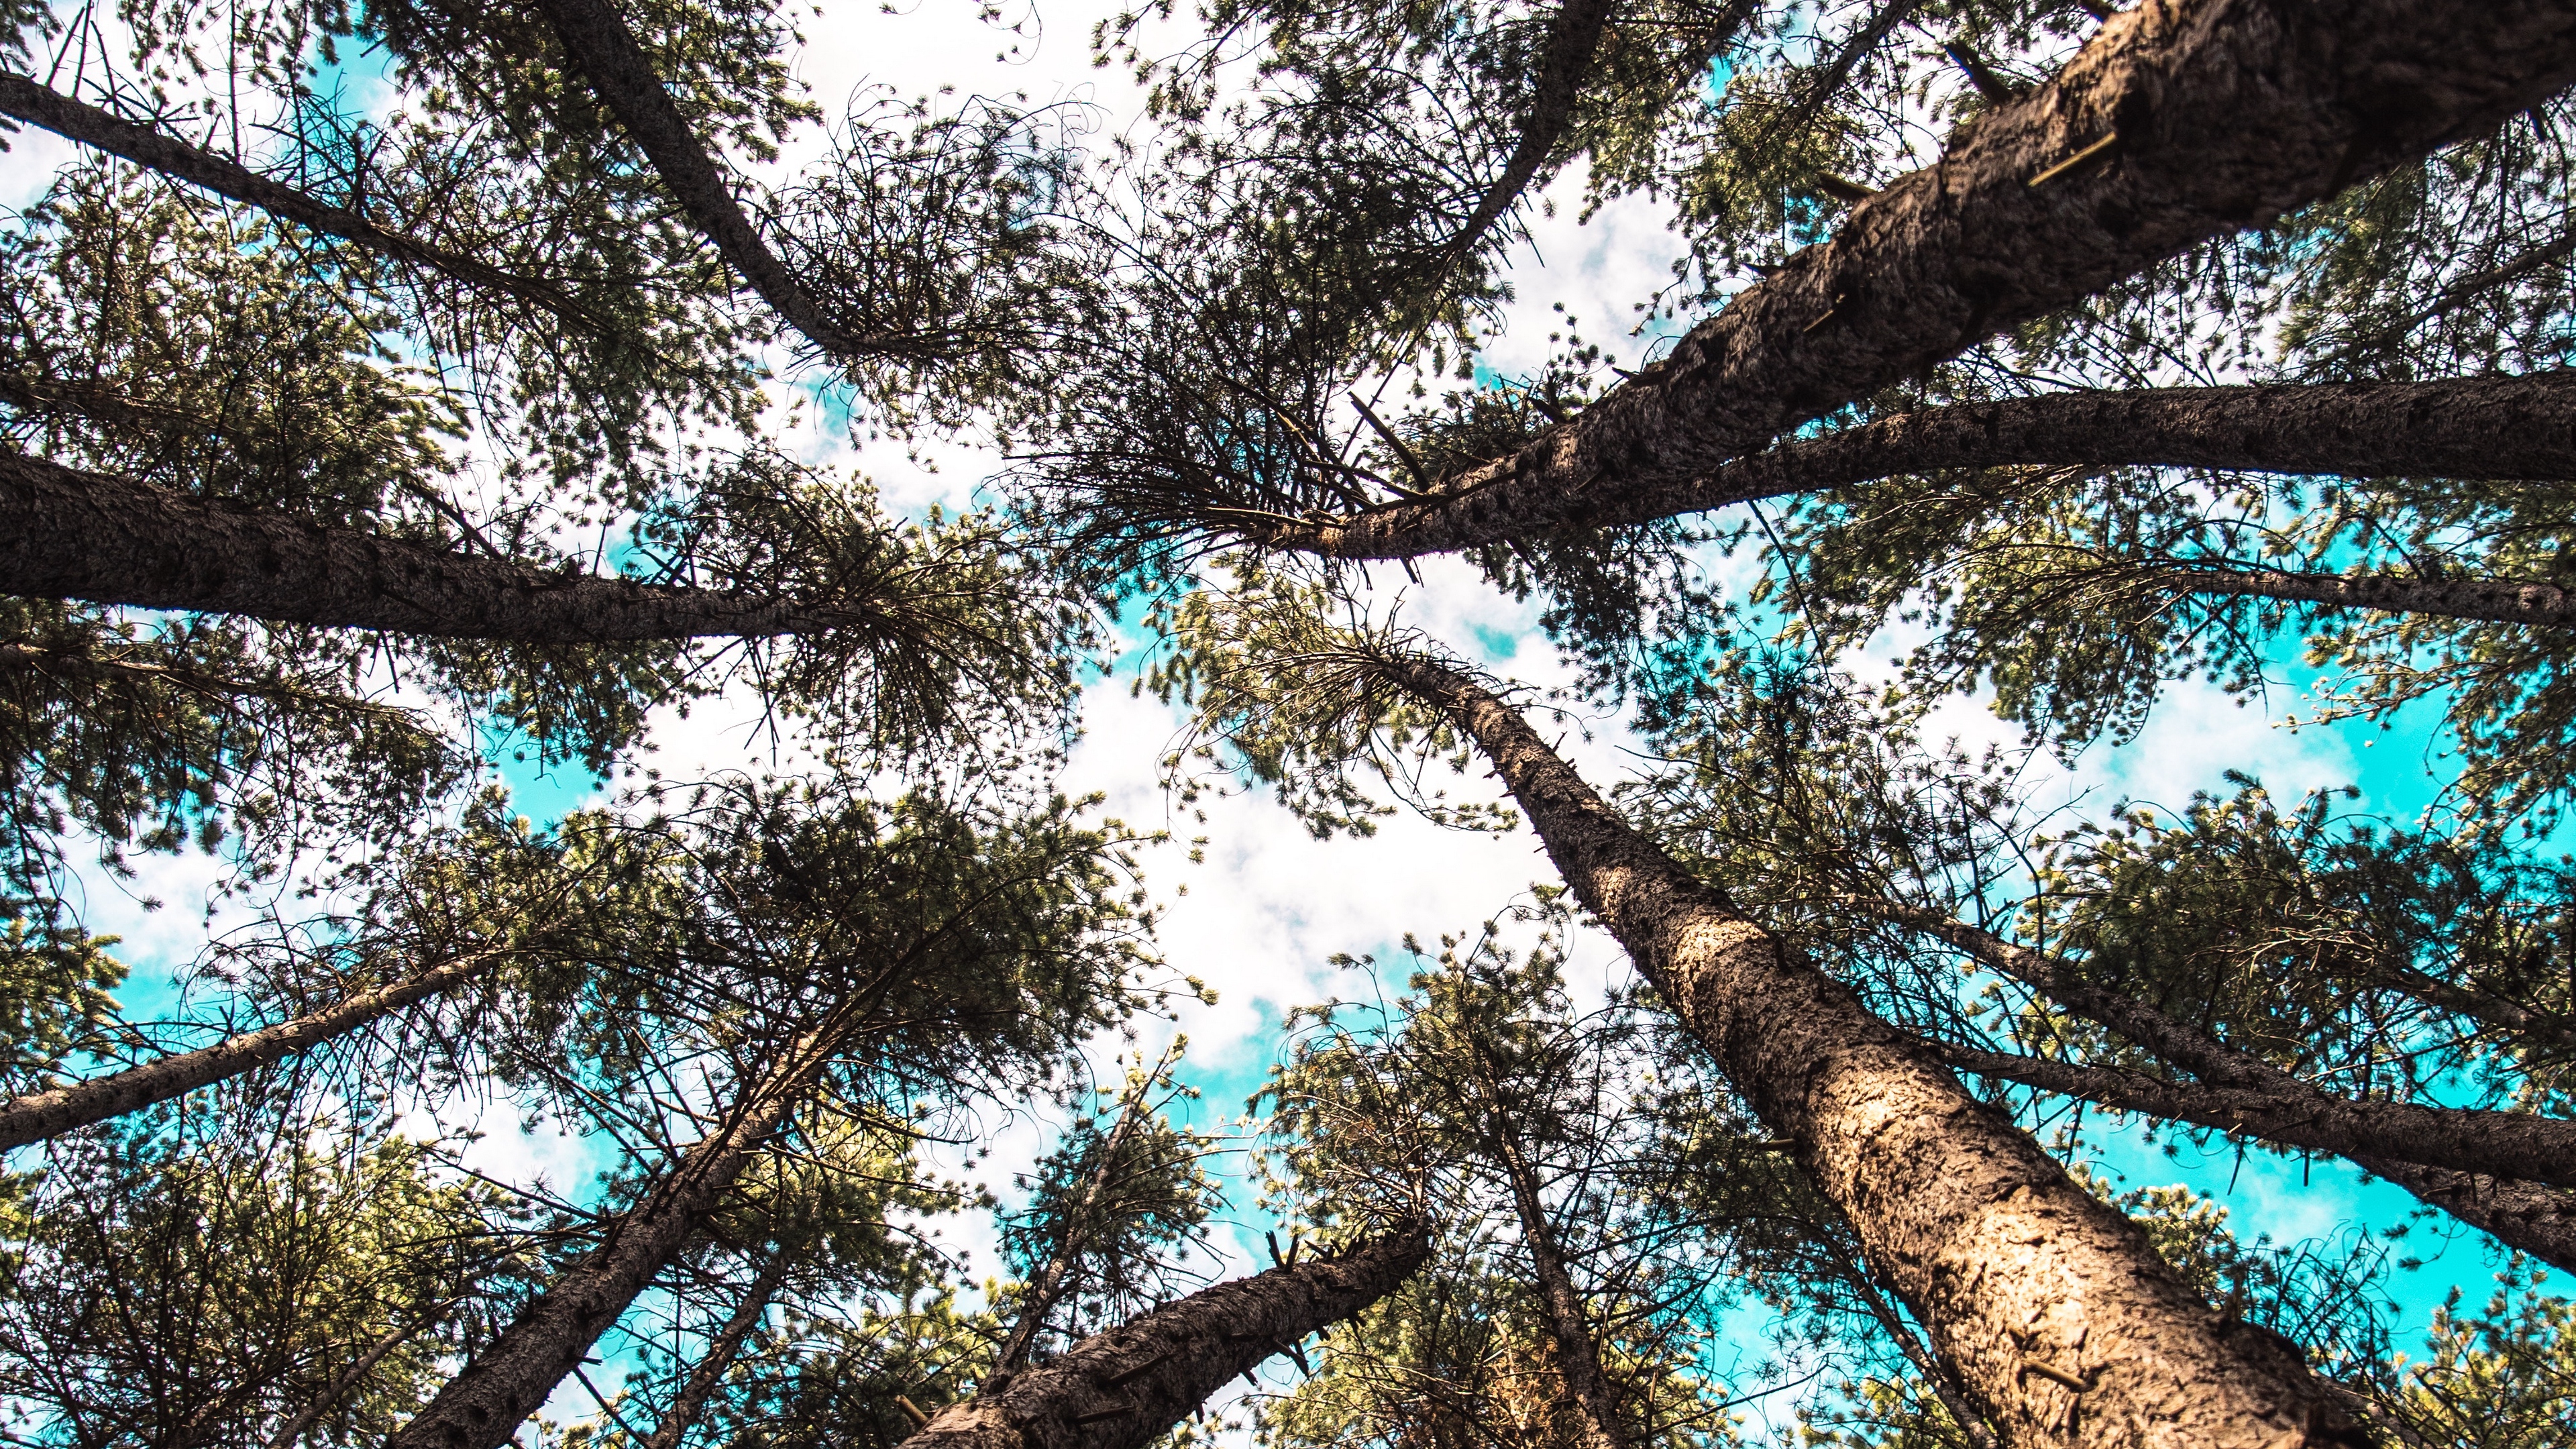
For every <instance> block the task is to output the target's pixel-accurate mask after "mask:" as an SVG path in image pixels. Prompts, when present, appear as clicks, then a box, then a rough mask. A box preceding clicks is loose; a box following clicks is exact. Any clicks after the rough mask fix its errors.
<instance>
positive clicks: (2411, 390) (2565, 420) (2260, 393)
mask: <svg viewBox="0 0 2576 1449" xmlns="http://www.w3.org/2000/svg"><path fill="white" fill-rule="evenodd" d="M2127 465H2134V466H2141V467H2178V468H2216V469H2222V470H2225V471H2229V472H2245V473H2312V474H2335V475H2340V476H2344V477H2353V478H2376V477H2388V476H2399V475H2412V476H2418V477H2421V476H2426V475H2432V476H2440V477H2452V478H2508V479H2529V480H2534V481H2549V480H2556V479H2562V478H2576V371H2563V370H2562V371H2555V372H2543V373H2535V374H2532V375H2530V376H2527V377H2467V378H2453V379H2449V380H2445V381H2441V382H2364V383H2316V384H2311V385H2306V386H2277V387H2173V388H2144V389H2140V390H2137V391H2134V392H2062V393H2050V394H2048V395H2046V396H2042V397H2022V398H2009V399H2005V400H2003V401H1999V402H1988V403H1967V404H1962V405H1960V406H1957V407H1946V408H1927V409H1924V410H1923V411H1921V412H1913V413H1903V414H1899V415H1898V416H1896V417H1892V418H1883V419H1881V420H1879V421H1877V422H1874V423H1868V424H1864V425H1863V426H1860V427H1855V428H1845V429H1843V430H1841V431H1840V432H1834V433H1827V434H1825V435H1824V436H1822V437H1816V438H1797V439H1791V440H1788V441H1785V442H1782V443H1779V444H1777V445H1775V446H1773V447H1771V448H1769V449H1766V450H1765V451H1763V452H1759V453H1753V454H1749V455H1747V456H1745V457H1741V458H1737V459H1735V460H1734V461H1733V462H1730V463H1727V464H1725V465H1724V466H1722V467H1719V468H1717V469H1715V470H1714V471H1712V472H1708V473H1704V474H1701V475H1699V476H1697V477H1694V478H1690V479H1687V480H1684V481H1682V482H1679V483H1676V484H1674V485H1672V486H1670V487H1666V488H1661V489H1626V490H1621V491H1619V492H1616V493H1613V494H1611V495H1609V496H1607V497H1603V498H1598V499H1587V500H1586V501H1584V502H1582V503H1581V504H1579V505H1578V506H1577V507H1576V508H1575V510H1574V511H1573V512H1571V513H1569V514H1568V515H1567V516H1566V517H1565V518H1564V519H1563V520H1562V523H1561V524H1560V525H1559V526H1567V527H1586V528H1591V527H1601V526H1606V525H1610V524H1621V523H1644V522H1646V521H1648V520H1650V519H1656V518H1666V517H1670V516H1672V515H1675V514H1681V513H1698V512H1703V511H1705V510H1708V509H1712V508H1722V507H1724V506H1726V505H1727V504H1730V503H1745V502H1752V501H1756V500H1759V499H1764V498H1777V497H1781V496H1783V495H1787V494H1793V493H1810V492H1816V491H1819V490H1822V489H1827V488H1847V487H1851V486H1853V485H1856V484H1861V483H1870V482H1875V481H1877V480H1878V479H1881V478H1891V477H1895V476H1898V475H1901V474H1919V473H1931V472H1936V471H1939V470H1941V469H1946V468H2008V467H2064V466H2077V467H2112V466H2127Z"/></svg>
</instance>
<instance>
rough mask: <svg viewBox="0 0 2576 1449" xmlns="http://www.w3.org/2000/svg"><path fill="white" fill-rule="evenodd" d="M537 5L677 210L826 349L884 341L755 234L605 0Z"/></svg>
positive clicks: (873, 347) (856, 352)
mask: <svg viewBox="0 0 2576 1449" xmlns="http://www.w3.org/2000/svg"><path fill="white" fill-rule="evenodd" d="M536 8H537V9H538V10H539V11H541V12H543V13H544V15H545V17H546V20H547V22H548V23H550V24H551V25H553V27H554V31H555V34H556V36H557V37H558V38H560V39H561V40H562V41H563V47H564V51H565V53H566V54H567V55H569V56H570V57H571V58H572V62H573V64H574V65H575V66H577V67H579V68H580V70H581V73H582V74H583V75H584V76H585V77H587V78H588V79H589V81H590V88H591V90H592V91H593V92H595V93H596V94H597V95H598V96H599V99H600V101H601V102H602V103H603V104H605V105H606V106H607V107H608V110H609V114H611V115H613V116H615V117H616V118H617V123H618V124H619V125H620V126H623V127H625V128H626V134H627V135H629V136H631V137H633V138H634V140H635V144H636V145H637V146H638V147H640V148H641V149H642V150H643V152H644V155H645V157H646V158H647V159H649V160H650V161H651V162H652V163H653V169H654V170H656V171H658V172H660V173H661V176H662V184H663V185H665V186H668V187H669V188H670V189H671V195H672V196H673V198H674V199H676V200H677V201H678V202H679V203H680V209H681V210H682V211H683V212H684V213H685V214H686V215H687V216H688V218H689V220H690V221H691V222H692V223H694V224H695V225H696V226H697V228H698V230H699V231H700V232H702V233H704V234H705V236H706V237H707V239H708V240H710V241H712V242H714V243H715V244H716V251H717V252H718V253H719V254H720V255H722V256H723V257H724V259H725V261H726V262H727V263H729V264H731V266H732V267H733V269H734V270H735V271H736V272H737V273H739V274H741V276H742V279H743V280H744V281H746V282H749V283H750V284H751V289H752V290H753V291H754V292H757V293H759V294H760V299H761V300H762V301H764V302H767V303H768V304H769V305H770V306H771V307H772V308H773V309H775V310H776V311H777V313H778V315H779V316H781V317H784V318H785V319H787V323H788V325H789V326H791V327H794V328H795V329H796V330H797V331H799V332H801V333H803V334H804V335H805V338H806V340H807V341H809V342H812V343H813V344H814V345H815V346H817V347H819V348H821V349H823V351H825V352H827V353H830V354H832V355H833V356H836V357H843V358H857V357H868V356H873V355H877V354H879V353H883V352H885V351H887V350H889V349H888V348H887V346H886V345H885V344H884V342H883V341H882V340H880V339H875V338H868V337H861V336H857V335H855V334H853V333H851V332H849V331H847V330H846V329H844V328H843V327H841V326H840V324H838V323H836V322H834V321H833V320H832V318H831V315H830V314H829V313H827V312H826V311H824V309H823V308H822V306H821V305H820V304H819V303H818V302H817V301H816V300H815V297H814V295H813V293H811V292H808V291H807V290H806V289H805V285H804V283H802V282H800V281H798V280H797V279H796V277H795V274H793V273H791V272H790V271H788V270H787V264H786V263H784V262H782V261H780V260H779V259H778V254H777V253H775V252H773V251H771V250H770V249H769V244H768V243H767V242H764V241H762V240H761V239H760V233H759V232H758V231H755V230H754V229H753V228H752V225H751V218H749V217H748V216H745V215H744V214H743V210H742V205H741V203H739V202H737V201H735V200H734V198H733V189H732V188H731V187H729V186H728V185H726V184H725V178H724V174H723V173H722V172H720V171H718V170H717V169H716V163H715V159H714V158H713V157H711V156H709V155H708V154H707V151H706V148H705V147H703V146H701V145H700V144H699V143H698V138H697V137H696V136H695V135H693V134H691V133H690V131H689V123H688V120H687V118H686V117H684V116H682V115H681V114H680V108H679V107H678V106H676V105H673V104H672V103H671V96H670V93H669V92H668V91H666V90H664V89H663V87H662V79H661V77H660V76H658V75H656V74H654V71H653V62H652V61H651V60H650V59H649V58H648V57H647V56H646V55H645V54H644V48H643V47H642V46H640V45H638V44H636V43H635V33H634V32H633V31H631V30H629V29H627V28H626V22H625V21H624V20H623V19H621V18H620V17H619V16H618V14H617V10H616V8H615V7H614V6H613V5H611V4H610V3H609V0H536Z"/></svg>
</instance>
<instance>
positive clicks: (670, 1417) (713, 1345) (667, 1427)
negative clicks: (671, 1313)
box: [644, 1248, 788, 1449]
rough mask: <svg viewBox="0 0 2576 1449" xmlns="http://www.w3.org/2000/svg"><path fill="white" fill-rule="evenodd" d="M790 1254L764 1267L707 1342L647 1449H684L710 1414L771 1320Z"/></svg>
mask: <svg viewBox="0 0 2576 1449" xmlns="http://www.w3.org/2000/svg"><path fill="white" fill-rule="evenodd" d="M787 1261H788V1260H787V1254H785V1253H784V1252H781V1251H779V1250H777V1249H775V1248H773V1249H771V1250H770V1254H769V1261H768V1262H766V1263H763V1264H761V1265H760V1274H759V1276H757V1277H755V1278H753V1279H752V1280H751V1286H750V1287H748V1288H745V1289H744V1290H743V1291H742V1301H741V1302H739V1303H736V1304H735V1305H734V1310H733V1313H732V1315H731V1316H730V1317H728V1318H726V1319H725V1321H724V1326H723V1327H722V1328H719V1329H717V1330H716V1335H715V1337H713V1338H711V1339H709V1340H707V1347H706V1351H705V1352H704V1353H701V1354H700V1355H698V1364H697V1367H696V1368H693V1369H691V1370H690V1371H689V1381H688V1382H687V1383H685V1384H682V1385H681V1386H680V1396H679V1397H678V1398H676V1399H673V1400H672V1401H671V1409H670V1412H668V1413H666V1414H664V1415H663V1416H662V1422H661V1423H659V1424H656V1425H654V1426H653V1437H651V1438H649V1439H647V1440H645V1441H644V1449H680V1440H681V1439H682V1438H683V1437H685V1436H686V1435H687V1434H688V1432H689V1426H691V1425H693V1424H695V1423H697V1421H698V1415H700V1414H702V1413H704V1412H706V1407H707V1400H708V1399H710V1398H712V1397H714V1395H715V1391H716V1385H718V1384H720V1383H722V1382H724V1376H725V1371H726V1370H728V1369H730V1368H732V1367H733V1361H734V1360H735V1359H736V1358H738V1357H740V1356H741V1354H742V1341H743V1340H744V1339H746V1338H749V1337H750V1336H751V1331H752V1330H753V1329H755V1328H757V1327H759V1326H760V1323H761V1320H762V1319H764V1318H765V1317H767V1316H768V1313H769V1300H770V1299H772V1298H774V1297H776V1296H778V1285H779V1284H780V1283H782V1282H785V1281H786V1278H787Z"/></svg>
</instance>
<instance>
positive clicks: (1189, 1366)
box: [902, 1222, 1431, 1449]
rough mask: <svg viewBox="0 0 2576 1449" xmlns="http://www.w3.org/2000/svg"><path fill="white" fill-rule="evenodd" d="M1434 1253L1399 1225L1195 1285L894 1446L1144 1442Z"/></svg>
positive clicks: (1074, 1448)
mask: <svg viewBox="0 0 2576 1449" xmlns="http://www.w3.org/2000/svg"><path fill="white" fill-rule="evenodd" d="M1430 1255H1431V1239H1430V1234H1429V1231H1428V1229H1427V1228H1426V1227H1425V1226H1424V1225H1423V1224H1421V1223H1418V1222H1417V1223H1406V1224H1402V1225H1399V1226H1398V1227H1396V1228H1394V1229H1393V1230H1391V1231H1389V1232H1388V1233H1386V1234H1385V1235H1383V1236H1381V1237H1378V1238H1375V1239H1372V1240H1370V1241H1369V1242H1367V1243H1364V1244H1362V1245H1360V1246H1359V1247H1356V1248H1354V1249H1352V1250H1351V1251H1349V1252H1346V1253H1344V1254H1342V1255H1341V1256H1339V1257H1335V1258H1310V1259H1308V1260H1307V1261H1305V1262H1303V1263H1298V1264H1296V1265H1294V1266H1291V1267H1282V1268H1273V1269H1271V1270H1270V1271H1269V1272H1266V1273H1262V1274H1258V1275H1256V1276H1254V1277H1250V1278H1237V1279H1234V1280H1233V1281H1231V1282H1226V1283H1219V1284H1217V1285H1216V1286H1214V1287H1212V1288H1203V1289H1200V1290H1199V1291H1198V1292H1196V1293H1193V1294H1191V1295H1190V1296H1188V1297H1187V1298H1184V1299H1181V1300H1180V1301H1179V1302H1177V1303H1171V1304H1166V1305H1165V1306H1163V1307H1161V1308H1157V1309H1155V1310H1154V1311H1153V1312H1151V1313H1147V1314H1145V1315H1143V1316H1141V1317H1138V1318H1131V1319H1129V1320H1128V1321H1127V1322H1125V1323H1122V1324H1120V1325H1118V1326H1117V1327H1116V1328H1112V1329H1108V1330H1106V1331H1104V1332H1101V1333H1096V1334H1093V1335H1092V1336H1091V1337H1089V1338H1086V1339H1084V1340H1083V1341H1082V1342H1080V1343H1078V1344H1075V1345H1074V1346H1073V1347H1072V1348H1071V1349H1069V1350H1067V1351H1066V1353H1065V1354H1064V1356H1063V1357H1061V1358H1058V1359H1056V1360H1055V1361H1054V1362H1053V1363H1050V1364H1048V1365H1047V1366H1046V1367H1044V1368H1039V1369H1029V1370H1025V1371H1023V1372H1020V1373H1017V1374H1011V1375H1007V1376H1003V1377H1001V1378H1000V1381H999V1382H993V1383H987V1384H985V1385H984V1386H983V1390H982V1392H980V1393H978V1394H977V1395H976V1396H975V1397H974V1398H972V1399H968V1400H966V1401H964V1402H962V1403H957V1404H951V1405H949V1406H948V1407H947V1408H946V1409H943V1410H941V1411H940V1412H939V1414H938V1415H937V1416H935V1417H934V1418H932V1419H931V1421H930V1423H929V1425H928V1426H927V1427H925V1428H923V1429H922V1431H921V1432H920V1433H918V1434H915V1435H913V1436H912V1437H911V1438H909V1439H906V1440H905V1441H903V1445H902V1449H1143V1446H1144V1445H1147V1444H1150V1443H1152V1442H1153V1441H1154V1440H1156V1439H1157V1438H1160V1437H1161V1436H1162V1435H1163V1433H1164V1431H1166V1430H1168V1429H1170V1428H1171V1427H1172V1426H1173V1425H1174V1424H1177V1423H1179V1422H1180V1421H1181V1419H1182V1418H1183V1417H1184V1416H1186V1415H1188V1414H1189V1413H1190V1411H1191V1410H1193V1409H1196V1408H1197V1407H1198V1406H1199V1405H1200V1404H1202V1403H1205V1402H1206V1401H1207V1397H1208V1395H1210V1394H1212V1393H1215V1392H1216V1391H1217V1390H1218V1389H1219V1388H1221V1387H1223V1386H1224V1385H1225V1382H1226V1380H1228V1379H1231V1378H1233V1377H1234V1376H1235V1375H1237V1374H1242V1373H1249V1372H1251V1371H1252V1368H1253V1366H1254V1365H1255V1364H1258V1363H1260V1362H1261V1361H1262V1360H1264V1359H1267V1358H1269V1357H1271V1356H1272V1355H1274V1354H1277V1353H1279V1352H1281V1351H1283V1350H1284V1349H1285V1348H1286V1347H1287V1346H1288V1345H1290V1344H1293V1343H1295V1342H1297V1341H1298V1340H1299V1339H1302V1338H1304V1337H1305V1336H1306V1335H1308V1334H1310V1333H1313V1332H1314V1331H1316V1330H1317V1329H1319V1328H1324V1327H1327V1326H1329V1325H1331V1324H1334V1323H1338V1322H1340V1321H1342V1320H1343V1319H1345V1318H1348V1317H1350V1316H1351V1315H1352V1314H1355V1313H1357V1312H1359V1311H1360V1310H1362V1309H1364V1308H1366V1307H1368V1306H1369V1305H1370V1304H1372V1303H1375V1302H1377V1301H1378V1300H1379V1299H1381V1298H1383V1297H1385V1296H1386V1295H1387V1294H1388V1293H1390V1292H1392V1291H1394V1289H1395V1287H1396V1285H1398V1284H1400V1283H1402V1282H1403V1281H1404V1280H1405V1279H1406V1278H1408V1277H1411V1276H1412V1275H1413V1271H1414V1270H1415V1269H1416V1268H1419V1267H1421V1266H1422V1263H1423V1260H1424V1259H1426V1258H1428V1257H1429V1256H1430Z"/></svg>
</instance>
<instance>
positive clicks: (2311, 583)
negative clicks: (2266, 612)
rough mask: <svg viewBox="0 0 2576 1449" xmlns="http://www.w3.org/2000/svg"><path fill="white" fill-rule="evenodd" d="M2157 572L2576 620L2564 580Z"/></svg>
mask: <svg viewBox="0 0 2576 1449" xmlns="http://www.w3.org/2000/svg"><path fill="white" fill-rule="evenodd" d="M2157 579H2158V581H2159V582H2160V583H2162V584H2163V585H2164V586H2165V587H2167V588H2171V589H2175V590H2179V591H2184V592H2189V593H2195V594H2226V595H2230V596H2237V597H2242V596H2246V595H2252V596H2254V597H2256V598H2264V599H2288V600H2290V601H2292V602H2294V603H2302V604H2321V605H2323V606H2325V607H2326V608H2329V609H2377V610H2379V611H2381V612H2383V613H2389V614H2438V615H2441V616H2442V617H2444V618H2450V619H2484V620H2489V621H2491V622H2494V623H2498V624H2537V625H2540V626H2542V627H2544V628H2559V629H2564V628H2567V627H2569V626H2570V625H2576V598H2570V597H2569V596H2568V592H2567V590H2565V589H2563V588H2561V587H2559V586H2558V585H2556V584H2547V583H2541V582H2538V581H2537V580H2526V579H2478V578H2431V579H2414V578H2407V577H2405V576H2404V575H2401V574H2298V573H2287V572H2284V571H2282V570H2280V569H2243V570H2236V569H2169V570H2165V571H2163V572H2161V573H2159V574H2158V575H2157Z"/></svg>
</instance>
